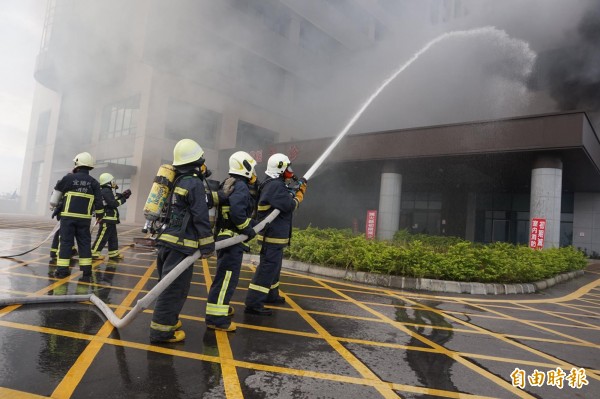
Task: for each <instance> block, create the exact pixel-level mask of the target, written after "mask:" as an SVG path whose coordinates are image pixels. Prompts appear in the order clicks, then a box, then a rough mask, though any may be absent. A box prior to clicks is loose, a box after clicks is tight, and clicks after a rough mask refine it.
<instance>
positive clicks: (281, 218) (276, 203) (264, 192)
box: [257, 177, 298, 246]
mask: <svg viewBox="0 0 600 399" xmlns="http://www.w3.org/2000/svg"><path fill="white" fill-rule="evenodd" d="M258 192H259V198H258V208H257V211H258V212H257V219H258V221H261V220H263V219H264V218H265V217H267V215H269V214H270V213H271V212H272V211H273V210H274V209H279V211H280V213H279V215H278V216H277V217H276V218H275V220H273V221H272V222H271V223H269V224H268V225H267V226H266V227H265V229H264V230H263V231H262V232H261V233H260V234H258V235H257V238H258V240H259V241H263V242H264V243H267V244H273V245H282V246H285V245H288V244H289V242H290V237H291V236H292V214H293V213H294V211H295V210H296V208H297V207H298V200H296V199H295V197H294V194H293V193H292V192H291V191H290V190H289V189H288V188H287V187H286V185H285V182H284V180H283V178H282V177H278V178H275V179H272V178H270V179H267V180H265V181H264V182H263V183H262V184H261V185H260V187H259V191H258Z"/></svg>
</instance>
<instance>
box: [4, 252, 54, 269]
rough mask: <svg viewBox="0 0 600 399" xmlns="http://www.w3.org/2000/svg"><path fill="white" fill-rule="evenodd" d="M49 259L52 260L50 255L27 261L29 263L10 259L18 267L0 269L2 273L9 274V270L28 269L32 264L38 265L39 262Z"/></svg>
mask: <svg viewBox="0 0 600 399" xmlns="http://www.w3.org/2000/svg"><path fill="white" fill-rule="evenodd" d="M48 258H50V255H45V256H42V257H41V258H35V259H30V260H27V261H23V260H16V259H12V258H11V259H9V261H11V260H12V262H17V264H16V265H12V266H7V267H2V268H1V269H0V272H3V273H4V272H7V271H8V270H12V269H17V268H20V267H26V266H27V265H30V264H33V263H37V262H40V261H42V260H46V259H48ZM40 263H42V262H40ZM44 263H45V262H44Z"/></svg>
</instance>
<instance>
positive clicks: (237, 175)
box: [206, 151, 256, 332]
mask: <svg viewBox="0 0 600 399" xmlns="http://www.w3.org/2000/svg"><path fill="white" fill-rule="evenodd" d="M255 166H256V161H255V160H254V158H252V157H251V156H250V154H248V153H247V152H244V151H238V152H236V153H234V154H233V155H231V157H229V177H228V178H227V179H226V180H225V181H224V182H223V183H222V184H221V186H220V188H221V190H222V191H224V194H225V196H223V197H222V196H220V197H221V198H222V200H221V202H220V204H219V216H218V218H217V226H216V231H217V241H220V240H225V239H228V238H231V237H234V236H237V235H239V234H244V235H246V236H248V240H250V239H252V238H253V237H254V236H255V235H256V233H255V232H254V230H253V229H252V227H253V226H254V225H255V224H256V222H255V221H254V220H253V219H252V213H253V212H254V206H255V204H254V199H253V198H252V195H251V194H250V186H251V185H252V184H254V183H255V182H256V172H255V170H254V168H255ZM248 240H246V241H248ZM249 250H250V247H249V246H248V245H247V244H246V243H245V242H242V243H239V244H236V245H232V246H230V247H227V248H223V249H220V250H219V251H218V253H217V271H216V273H215V277H214V279H213V283H212V285H211V287H210V290H209V292H208V299H207V301H206V326H207V327H208V328H210V329H213V330H221V331H228V332H232V331H235V329H236V326H235V323H233V321H231V316H232V315H233V307H231V306H229V301H230V300H231V297H232V296H233V293H234V291H235V289H236V287H237V284H238V281H239V277H240V270H241V267H242V258H243V255H244V252H248V251H249Z"/></svg>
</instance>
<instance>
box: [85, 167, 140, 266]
mask: <svg viewBox="0 0 600 399" xmlns="http://www.w3.org/2000/svg"><path fill="white" fill-rule="evenodd" d="M98 181H99V183H100V188H101V193H102V200H103V201H104V217H103V218H102V222H100V225H99V227H98V234H97V235H96V241H94V245H92V259H103V258H104V257H103V256H102V255H101V254H100V252H101V251H102V249H103V248H104V246H105V245H106V244H107V243H108V258H109V259H111V260H119V259H123V255H122V254H121V253H120V252H119V238H118V237H117V224H119V223H120V222H121V221H120V219H119V210H118V209H117V208H118V207H119V206H121V205H123V204H124V203H125V202H126V201H127V199H128V198H129V196H130V195H131V190H129V189H127V190H125V191H123V192H122V193H116V194H115V190H116V189H118V188H119V186H117V183H116V182H115V178H114V176H113V175H111V174H110V173H102V174H101V175H100V177H99V178H98Z"/></svg>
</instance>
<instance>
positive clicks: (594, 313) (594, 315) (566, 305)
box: [558, 303, 600, 318]
mask: <svg viewBox="0 0 600 399" xmlns="http://www.w3.org/2000/svg"><path fill="white" fill-rule="evenodd" d="M558 305H560V306H564V307H567V308H570V309H575V310H577V311H579V312H585V313H588V314H585V315H577V314H573V313H571V316H581V317H590V316H589V315H592V316H593V317H595V318H600V313H596V312H592V311H591V310H587V309H582V308H581V307H580V306H578V305H573V304H570V303H559V304H558Z"/></svg>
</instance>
